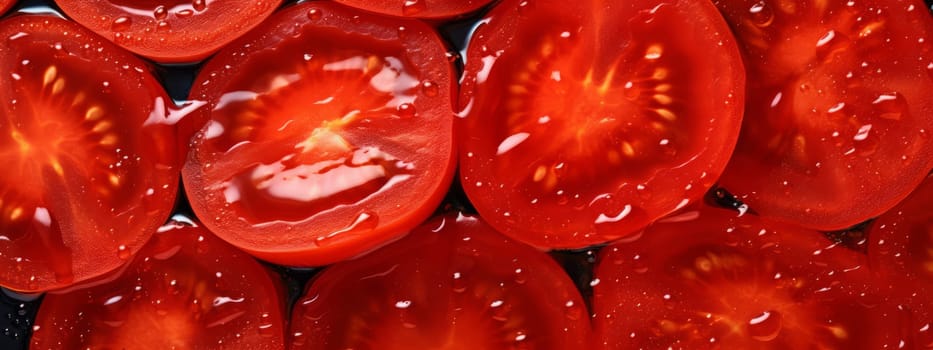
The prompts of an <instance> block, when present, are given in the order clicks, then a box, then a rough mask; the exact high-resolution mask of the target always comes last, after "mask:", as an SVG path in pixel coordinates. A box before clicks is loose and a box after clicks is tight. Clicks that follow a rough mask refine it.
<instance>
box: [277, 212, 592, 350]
mask: <svg viewBox="0 0 933 350" xmlns="http://www.w3.org/2000/svg"><path fill="white" fill-rule="evenodd" d="M589 327H590V326H589V321H588V315H587V311H586V306H585V305H584V304H583V300H582V298H581V297H580V294H579V292H578V291H577V290H576V289H575V288H574V285H573V283H571V281H570V279H569V278H568V277H567V276H566V275H565V274H564V272H563V270H561V268H560V267H559V266H558V265H557V264H556V263H555V262H554V261H553V260H551V259H550V257H548V256H547V255H546V254H544V253H541V252H538V251H536V250H534V249H533V248H530V247H528V246H524V245H522V244H519V243H517V242H514V241H512V240H510V239H507V238H505V237H503V236H501V235H499V234H498V233H496V232H495V231H493V230H492V229H491V228H490V227H489V226H487V225H486V224H485V223H483V222H482V221H480V220H479V219H478V218H475V217H467V216H454V215H447V216H443V217H439V218H436V219H433V220H430V221H428V222H427V223H425V224H424V225H422V226H420V227H419V228H417V229H415V230H414V231H413V232H412V233H411V234H410V235H409V236H407V237H405V238H403V239H402V240H401V241H398V242H396V243H393V244H391V245H389V246H386V247H384V248H382V249H380V250H378V251H375V252H373V253H371V254H368V255H365V256H363V257H360V258H358V259H355V260H350V261H346V262H342V263H338V264H336V265H334V266H332V267H330V268H328V269H327V270H324V272H322V273H321V274H320V275H318V276H317V277H315V279H314V280H312V282H311V284H310V285H309V286H308V288H307V290H306V291H305V294H304V296H303V297H301V298H300V299H299V300H298V302H297V304H296V305H295V309H294V311H293V313H292V322H291V335H290V336H291V339H290V340H289V342H290V344H291V349H585V348H587V344H589V343H588V342H589V337H590V331H589V329H590V328H589Z"/></svg>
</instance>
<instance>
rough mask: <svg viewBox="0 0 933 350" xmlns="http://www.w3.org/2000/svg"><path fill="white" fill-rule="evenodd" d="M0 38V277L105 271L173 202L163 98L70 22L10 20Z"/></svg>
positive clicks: (47, 278)
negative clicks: (0, 74)
mask: <svg viewBox="0 0 933 350" xmlns="http://www.w3.org/2000/svg"><path fill="white" fill-rule="evenodd" d="M0 38H3V40H2V41H0V72H4V73H3V74H4V77H3V79H2V80H0V101H2V102H0V163H2V164H5V165H6V167H7V169H6V170H5V171H2V172H0V285H2V286H4V287H7V288H10V289H14V290H18V291H25V292H35V291H43V290H48V289H53V288H59V287H64V286H67V285H69V284H71V283H74V282H78V281H82V280H86V279H89V278H92V277H95V276H98V275H101V274H103V273H105V272H108V271H110V270H113V269H116V268H117V267H118V266H119V265H121V264H123V263H125V262H126V260H127V258H129V257H130V256H131V255H133V254H134V253H135V252H136V251H138V250H139V248H140V247H141V246H142V245H143V244H144V243H145V242H146V241H147V240H148V239H149V237H150V236H151V235H152V233H154V232H155V230H156V229H157V228H158V227H159V226H160V225H161V224H163V223H164V222H165V219H166V218H167V217H168V215H169V211H170V210H171V209H172V206H173V205H174V201H175V195H176V191H177V189H178V177H179V174H178V173H179V169H180V164H178V163H180V162H179V160H178V159H177V152H178V151H177V150H176V147H177V145H176V142H175V134H174V132H175V130H174V126H173V125H169V123H166V122H165V121H166V120H167V119H166V116H165V115H164V112H165V111H166V108H165V104H166V103H168V104H171V100H170V99H169V98H168V96H167V95H166V93H165V91H163V90H162V88H161V87H160V86H159V83H158V82H157V81H156V80H155V78H154V77H153V75H152V73H151V72H150V70H149V67H148V66H147V65H146V64H145V63H144V62H142V61H141V60H139V59H138V58H136V57H135V56H133V55H131V54H129V53H127V52H125V51H123V50H121V49H120V48H118V47H116V46H115V45H113V44H111V43H109V42H107V41H106V40H104V39H103V38H100V37H98V36H97V35H96V34H94V33H93V32H90V31H88V30H86V29H84V28H82V27H80V26H79V25H77V24H75V23H73V22H68V21H66V20H63V19H61V18H58V17H53V16H46V15H20V16H14V17H11V18H7V19H4V20H3V21H0ZM91 63H92V64H91Z"/></svg>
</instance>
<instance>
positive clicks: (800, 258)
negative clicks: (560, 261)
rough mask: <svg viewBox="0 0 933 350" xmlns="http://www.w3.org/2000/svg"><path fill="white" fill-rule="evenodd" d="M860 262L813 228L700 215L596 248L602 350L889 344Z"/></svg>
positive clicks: (892, 334)
mask: <svg viewBox="0 0 933 350" xmlns="http://www.w3.org/2000/svg"><path fill="white" fill-rule="evenodd" d="M867 271H868V269H867V264H866V261H865V257H864V256H863V255H861V254H858V253H856V252H854V251H851V250H849V249H847V248H845V247H843V246H841V245H838V244H835V243H833V242H831V241H829V240H827V239H826V238H825V237H824V236H823V235H822V234H820V233H818V232H816V231H809V230H805V229H799V228H796V226H783V225H779V224H773V223H768V222H763V221H761V220H760V219H758V218H757V217H752V216H750V215H745V216H742V217H736V215H735V212H734V211H731V210H723V209H712V208H703V209H700V210H698V211H688V212H685V213H683V214H681V215H679V216H677V217H674V218H673V219H669V220H667V219H666V220H665V221H662V222H659V223H657V224H655V225H653V226H651V227H650V228H648V229H647V230H646V231H645V232H644V233H643V234H642V235H641V236H639V237H637V238H634V239H632V240H631V241H630V242H629V241H627V242H622V243H618V244H615V245H610V246H608V247H606V248H604V250H603V251H602V252H601V253H600V259H599V262H598V265H597V267H596V273H595V275H596V278H597V280H596V282H598V284H597V285H596V286H595V287H594V297H593V304H594V309H595V310H594V312H595V316H594V318H593V320H594V326H595V327H596V332H597V337H598V338H599V340H600V341H601V342H602V343H603V344H604V346H605V348H607V349H664V348H674V349H882V348H897V345H898V344H899V341H900V337H899V336H898V334H899V333H898V332H899V330H900V328H899V327H902V326H903V325H902V324H901V323H899V322H898V320H897V311H896V309H895V308H894V307H893V305H891V304H887V303H882V302H881V301H882V300H883V295H881V294H879V292H878V291H876V290H874V289H873V288H871V287H870V286H869V284H870V281H871V279H870V274H869V273H867Z"/></svg>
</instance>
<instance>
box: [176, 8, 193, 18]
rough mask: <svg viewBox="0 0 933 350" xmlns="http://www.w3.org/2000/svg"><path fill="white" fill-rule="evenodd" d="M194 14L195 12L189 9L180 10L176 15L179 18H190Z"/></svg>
mask: <svg viewBox="0 0 933 350" xmlns="http://www.w3.org/2000/svg"><path fill="white" fill-rule="evenodd" d="M193 14H194V11H192V10H189V9H184V10H179V11H178V12H175V15H176V16H178V17H189V16H191V15H193Z"/></svg>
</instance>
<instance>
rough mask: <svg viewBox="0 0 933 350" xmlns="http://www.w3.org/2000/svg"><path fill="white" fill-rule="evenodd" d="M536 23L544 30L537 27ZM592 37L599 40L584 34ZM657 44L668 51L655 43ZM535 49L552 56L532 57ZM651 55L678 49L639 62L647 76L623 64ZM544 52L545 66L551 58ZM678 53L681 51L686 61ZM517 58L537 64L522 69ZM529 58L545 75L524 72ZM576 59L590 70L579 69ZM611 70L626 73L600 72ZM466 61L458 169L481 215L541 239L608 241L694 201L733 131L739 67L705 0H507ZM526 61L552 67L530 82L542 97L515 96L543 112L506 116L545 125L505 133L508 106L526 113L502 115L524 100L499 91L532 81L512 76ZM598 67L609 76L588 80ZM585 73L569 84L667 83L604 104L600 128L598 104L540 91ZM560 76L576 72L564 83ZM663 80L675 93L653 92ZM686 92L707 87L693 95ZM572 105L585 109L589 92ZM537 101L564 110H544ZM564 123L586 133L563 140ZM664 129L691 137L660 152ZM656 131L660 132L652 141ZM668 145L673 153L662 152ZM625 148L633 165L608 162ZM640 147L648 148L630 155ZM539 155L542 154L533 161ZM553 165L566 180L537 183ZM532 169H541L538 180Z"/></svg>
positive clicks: (560, 245) (577, 244) (572, 243)
mask: <svg viewBox="0 0 933 350" xmlns="http://www.w3.org/2000/svg"><path fill="white" fill-rule="evenodd" d="M617 22H621V23H617ZM662 22H663V23H662ZM596 24H599V26H597V25H596ZM540 28H548V30H547V31H546V32H544V33H542V32H540ZM610 28H611V29H612V30H610ZM590 37H592V38H595V39H593V40H595V41H596V42H590V41H593V40H590ZM548 38H554V39H553V40H554V43H553V46H551V45H548V44H546V43H550V41H547V40H549V39H548ZM629 41H631V43H629ZM623 42H624V43H625V44H623ZM541 43H544V44H541ZM538 44H540V45H538ZM655 44H656V45H655ZM535 45H538V46H540V47H538V46H535ZM597 48H598V49H597ZM658 48H660V49H659V50H661V49H663V51H664V52H666V53H667V55H668V56H664V55H661V53H660V51H658V52H655V51H653V50H655V49H658ZM701 48H702V49H701ZM594 50H595V51H594ZM600 50H602V51H600ZM539 51H540V52H547V53H549V54H550V55H551V56H553V57H551V56H548V57H546V58H542V56H534V55H535V54H536V53H537V52H539ZM701 51H702V52H701ZM561 54H565V55H566V56H567V57H562V56H560V55H561ZM658 56H660V57H661V58H662V60H664V59H666V58H665V57H678V58H679V59H674V58H670V59H669V61H664V62H665V63H663V64H659V65H660V66H658V67H657V68H659V69H657V70H655V72H654V73H651V72H650V71H648V73H645V74H647V75H648V77H642V76H641V75H639V74H642V72H641V71H634V72H629V71H628V69H632V70H634V69H635V68H632V67H641V66H645V67H648V68H652V67H655V66H654V65H652V64H653V63H651V62H654V61H653V60H654V59H656V58H658ZM529 57H531V58H529ZM645 57H648V58H645ZM688 57H689V58H688ZM549 60H550V61H549ZM614 60H615V61H614ZM551 62H555V63H553V65H549V64H551ZM594 62H595V63H594ZM646 62H647V63H646ZM687 62H691V63H690V65H689V66H687V65H686V63H687ZM532 63H535V65H532ZM561 64H564V65H563V66H562V65H561ZM526 66H527V67H532V66H534V67H539V68H534V69H532V68H527V69H529V70H528V71H523V69H526ZM540 67H545V68H540ZM546 67H552V68H551V69H553V70H554V72H556V73H554V72H551V71H550V70H549V69H548V68H546ZM581 67H582V68H581ZM620 67H624V68H620ZM558 68H560V69H561V70H558ZM535 69H538V70H539V71H544V73H540V72H537V73H534V72H536V71H535ZM586 69H592V70H590V71H589V73H583V72H584V71H585V70H586ZM639 69H640V68H639ZM646 69H647V68H646ZM615 70H620V71H621V70H625V73H618V74H615V73H607V72H606V71H610V72H615ZM465 71H466V73H465V75H464V78H463V79H462V81H461V84H462V85H461V94H460V101H459V104H460V108H461V113H460V114H459V116H460V117H461V118H460V119H458V120H457V123H458V124H457V131H458V143H459V148H460V164H461V167H460V180H461V182H462V183H463V187H464V189H465V191H466V194H467V196H468V197H469V198H470V201H471V203H472V204H473V205H474V206H475V207H476V209H477V211H478V212H479V213H480V214H481V215H482V216H483V217H484V218H485V219H486V220H487V221H488V222H489V223H490V225H492V226H493V227H495V228H496V229H497V230H499V231H500V232H503V233H504V234H506V235H508V236H510V237H512V238H514V239H518V240H520V241H522V242H524V243H526V244H530V245H533V246H536V247H540V248H555V249H566V248H571V249H573V248H582V247H587V246H591V245H595V244H600V243H605V242H609V241H613V240H617V239H619V238H622V237H624V236H627V235H630V234H633V233H635V232H637V231H638V230H640V229H641V228H643V227H645V226H646V225H648V224H649V223H650V222H652V221H654V220H656V219H657V218H659V217H662V216H664V215H666V214H669V213H671V212H673V211H675V210H677V209H679V208H682V207H684V206H685V205H687V204H688V203H692V202H695V201H697V200H698V199H699V198H700V197H702V196H703V194H704V193H705V192H706V190H707V189H708V188H710V187H711V186H712V185H713V184H714V183H715V182H716V179H717V178H718V175H719V173H720V172H721V171H722V169H723V168H724V166H725V164H726V162H727V160H728V157H729V155H730V154H731V153H732V149H733V147H734V145H735V141H736V139H737V138H738V128H739V126H740V124H741V111H742V105H743V101H744V90H745V88H744V86H745V75H744V70H743V67H742V62H741V57H740V54H739V52H738V49H737V47H736V45H735V42H734V39H733V38H732V35H731V34H730V32H729V29H728V27H727V25H726V24H725V22H724V21H723V20H722V18H721V16H720V15H719V13H718V12H717V11H716V9H715V8H714V7H713V6H712V4H710V3H708V2H707V1H677V2H664V4H662V2H658V1H651V0H642V1H628V2H604V1H577V2H571V3H568V2H565V1H550V0H544V1H527V2H526V1H522V0H508V1H504V2H502V3H501V4H499V5H497V6H496V7H495V8H494V9H493V10H492V11H491V12H490V13H489V14H488V15H487V16H486V18H485V19H483V20H482V21H480V24H479V26H478V27H477V29H476V31H475V32H474V34H473V36H472V38H471V41H470V43H469V46H468V50H467V55H466V68H465ZM594 71H595V72H596V73H593V72H594ZM688 71H689V73H688ZM527 72H532V73H530V74H531V75H532V76H533V77H534V76H536V74H545V75H546V76H547V75H548V74H550V78H548V79H549V80H558V82H557V83H553V82H551V83H553V84H558V85H557V86H548V87H546V88H541V89H539V90H538V91H537V92H532V93H529V95H535V94H548V95H547V96H549V97H551V98H549V99H543V100H541V101H539V100H537V99H536V100H532V101H531V102H528V103H525V104H524V105H522V106H525V107H524V108H526V109H535V108H539V107H540V108H544V109H542V111H541V113H540V114H536V115H532V114H531V113H533V112H527V115H522V116H519V118H517V119H519V120H523V123H525V124H522V125H525V126H527V127H528V128H545V129H547V130H546V132H540V133H536V131H537V130H524V129H521V130H518V129H516V130H507V129H515V128H512V127H509V126H508V123H510V120H511V119H512V117H514V116H515V115H518V114H521V113H526V112H525V111H524V110H523V109H522V108H519V109H518V110H516V111H515V115H509V114H508V113H506V112H505V110H506V109H507V108H509V107H508V106H509V105H510V104H512V103H513V102H515V101H516V100H521V99H517V98H514V97H513V98H511V99H510V97H509V95H510V94H520V93H521V92H522V91H524V89H528V90H534V89H536V87H535V85H534V84H533V83H526V84H525V86H524V87H522V85H521V79H526V78H523V77H525V75H524V74H526V73H527ZM636 73H637V74H636ZM516 74H517V77H514V79H512V80H509V79H510V78H512V77H513V76H515V75H516ZM602 74H605V75H606V77H605V79H608V81H604V82H603V81H600V80H599V79H602V78H598V79H597V78H592V77H591V75H597V76H599V75H602ZM583 76H585V77H586V78H584V77H583ZM701 76H702V77H706V78H708V79H706V78H702V79H701V78H699V77H701ZM665 77H666V78H665ZM590 78H592V79H591V80H595V82H590V83H582V82H579V83H580V84H584V85H581V86H588V88H587V89H590V90H592V89H597V90H596V91H602V90H599V89H604V88H603V87H601V86H607V85H605V84H609V83H610V82H611V83H612V84H611V85H612V86H610V87H608V88H609V89H617V90H619V91H616V90H613V93H614V95H612V96H617V95H618V94H626V93H630V92H631V91H629V90H632V88H631V85H633V84H632V82H633V81H639V84H641V82H642V81H652V82H653V81H655V80H660V81H662V82H663V81H664V79H669V80H668V81H673V83H670V84H658V85H657V86H654V89H656V90H651V91H659V92H658V93H657V94H658V95H659V96H658V97H657V100H655V101H643V100H638V99H637V98H636V100H634V101H635V102H631V103H632V105H631V108H629V109H624V108H621V109H616V110H610V111H608V112H607V113H609V112H612V113H614V114H611V116H612V118H615V119H613V120H615V121H611V120H610V121H609V124H610V125H615V126H613V127H612V128H615V129H609V128H610V127H600V126H598V125H601V121H600V120H595V118H592V117H590V116H592V115H597V114H595V113H596V112H593V113H594V114H587V113H584V112H586V111H577V112H572V111H571V113H564V112H567V111H565V110H564V109H573V108H576V107H575V106H574V104H570V103H568V104H567V105H557V103H559V101H571V99H570V98H561V97H560V96H551V95H559V93H556V92H555V93H552V92H553V91H558V92H559V91H564V92H566V93H568V94H572V93H573V92H574V91H583V90H585V91H589V90H587V89H584V88H582V87H580V86H577V84H576V83H578V80H582V81H588V80H587V79H590ZM613 79H614V80H613ZM535 82H539V83H542V84H543V83H548V82H547V81H535ZM560 82H573V83H568V84H570V85H569V86H563V85H559V84H560ZM586 84H589V85H586ZM678 84H680V85H678ZM634 85H635V86H636V87H635V88H634V89H635V90H637V89H639V87H638V86H639V85H638V84H634ZM515 86H518V87H515ZM671 86H673V87H671ZM513 87H515V88H513ZM512 91H518V92H512ZM639 91H641V92H638V93H639V94H640V95H638V96H642V97H638V98H644V99H650V98H651V96H652V94H655V93H654V92H651V93H649V92H650V91H648V90H639ZM667 91H671V92H670V94H676V96H675V95H664V94H665V93H667ZM697 91H703V92H704V93H703V94H702V96H700V95H699V94H694V93H693V92H697ZM670 96H674V99H673V101H676V102H673V103H674V104H677V105H678V106H689V107H683V109H682V110H677V114H676V115H673V114H667V113H663V114H664V116H665V117H666V118H668V119H663V118H659V117H657V116H655V115H654V114H652V113H655V112H654V111H658V112H657V113H659V114H662V113H661V112H662V111H669V110H668V109H666V108H667V107H664V106H666V105H664V104H665V103H671V102H672V100H670V99H668V98H670ZM665 97H666V98H665ZM532 98H534V97H528V99H532ZM581 98H586V97H581ZM633 98H634V97H633ZM616 100H619V99H616V98H606V99H603V100H599V101H597V102H593V104H592V105H589V106H588V107H587V108H589V107H592V108H593V109H594V110H595V111H602V110H600V109H599V108H602V107H599V106H598V104H611V103H614V102H615V101H616ZM623 100H626V99H623ZM657 101H661V102H657ZM580 103H581V104H582V105H584V106H586V103H587V102H586V101H583V102H580ZM626 103H629V102H626ZM639 103H644V105H650V106H651V109H648V108H647V107H643V106H642V105H640V104H639ZM655 104H658V105H659V106H661V107H657V106H658V105H655ZM541 106H544V107H541ZM656 107H657V108H656ZM546 108H551V109H554V110H559V112H560V113H563V114H561V115H558V114H547V113H545V112H546V111H548V109H546ZM580 108H583V107H580ZM655 108H656V109H655ZM705 111H715V113H713V112H709V113H706V112H705ZM636 112H637V113H636ZM555 113H557V112H555ZM545 114H546V115H545ZM587 118H589V119H587ZM607 118H609V117H607ZM639 118H645V120H643V119H639ZM674 119H676V121H672V120H674ZM527 120H532V122H527ZM534 120H537V121H536V122H535V121H534ZM612 123H615V124H612ZM652 123H658V124H657V125H660V126H658V128H660V129H661V130H662V131H656V130H654V129H652V130H645V129H648V128H649V125H654V124H652ZM677 123H681V124H677ZM530 124H539V125H532V126H529V125H530ZM540 125H543V126H540ZM548 125H553V126H548ZM633 125H634V126H633ZM639 126H640V127H641V128H640V129H639V128H638V127H639ZM548 128H549V129H548ZM627 128H635V129H627ZM519 131H522V132H519ZM574 132H576V133H584V134H583V135H584V136H577V141H576V143H568V142H564V139H566V138H570V137H572V136H567V137H564V136H562V135H569V134H570V133H574ZM523 135H524V136H525V137H524V138H517V137H518V136H523ZM658 135H663V136H664V137H662V136H658ZM667 135H689V136H677V137H678V138H679V139H678V140H679V141H682V142H680V143H679V146H672V147H678V148H677V149H668V148H665V147H667V146H666V145H668V144H669V143H668V140H667V139H666V138H665V137H666V136H667ZM655 136H657V139H650V138H651V137H655ZM625 137H629V138H630V141H631V140H634V141H645V142H643V144H642V146H641V148H638V149H632V147H628V146H629V145H628V143H627V142H623V140H621V138H625ZM516 139H518V140H520V141H518V144H517V145H516V142H513V141H514V140H516ZM658 139H660V140H658ZM672 143H676V142H672ZM504 150H505V151H504ZM678 150H679V151H678ZM668 151H672V152H671V153H665V152H668ZM575 152H579V153H580V154H576V153H575ZM626 152H630V153H631V154H632V157H642V158H639V159H637V160H634V161H632V164H634V165H631V166H626V165H625V164H626V163H625V162H626V161H627V159H624V160H623V161H622V162H621V163H622V164H621V165H613V164H611V161H612V159H613V158H619V157H620V156H619V154H620V153H623V154H625V153H626ZM640 152H641V153H644V154H645V155H642V156H640V155H639V154H640ZM500 154H501V155H500ZM613 156H614V157H613ZM506 157H511V158H509V159H515V160H514V162H519V164H509V162H512V161H511V160H507V159H506ZM607 157H608V159H609V160H607ZM552 160H553V161H552ZM541 163H547V164H544V165H538V164H541ZM552 163H553V164H552ZM636 163H637V164H636ZM536 166H537V168H536ZM542 170H547V171H542ZM575 172H576V173H579V174H578V175H575V174H574V173H575ZM545 174H548V175H545ZM550 174H556V175H554V177H555V178H558V179H561V177H560V176H566V178H564V179H563V180H556V181H554V183H553V184H554V185H553V186H551V187H552V188H551V189H550V190H544V188H545V187H546V186H547V185H542V184H543V183H546V182H547V181H548V180H547V179H548V177H549V176H550ZM561 174H564V175H561ZM539 175H542V176H540V178H543V179H544V180H540V181H539V179H540V178H539ZM561 181H563V182H561ZM542 186H545V187H542Z"/></svg>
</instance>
